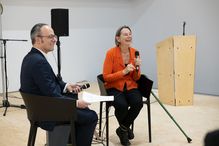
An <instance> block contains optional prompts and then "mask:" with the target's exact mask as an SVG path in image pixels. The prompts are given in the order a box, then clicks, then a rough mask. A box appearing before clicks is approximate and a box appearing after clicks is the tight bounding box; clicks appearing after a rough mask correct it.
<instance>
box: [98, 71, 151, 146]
mask: <svg viewBox="0 0 219 146" xmlns="http://www.w3.org/2000/svg"><path fill="white" fill-rule="evenodd" d="M97 82H98V86H99V89H100V94H101V95H103V96H107V92H106V89H105V87H104V79H103V75H102V74H100V75H98V76H97ZM137 83H138V89H139V90H140V92H141V94H142V96H143V97H145V99H146V100H143V103H144V104H146V105H147V111H148V133H149V142H151V141H152V138H151V107H150V93H151V89H152V85H153V81H151V80H150V79H148V78H147V77H146V76H145V75H143V74H142V75H141V77H140V79H139V80H138V81H137ZM103 103H104V102H100V118H99V136H101V131H102V112H103ZM110 106H111V102H105V108H106V109H105V110H106V145H107V146H108V145H109V107H110ZM133 127H134V123H133V124H132V128H131V129H132V130H133Z"/></svg>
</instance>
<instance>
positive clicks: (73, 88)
mask: <svg viewBox="0 0 219 146" xmlns="http://www.w3.org/2000/svg"><path fill="white" fill-rule="evenodd" d="M66 89H67V91H68V92H71V93H72V92H73V93H79V92H80V91H81V86H80V85H77V84H71V83H69V84H68V85H67V88H66Z"/></svg>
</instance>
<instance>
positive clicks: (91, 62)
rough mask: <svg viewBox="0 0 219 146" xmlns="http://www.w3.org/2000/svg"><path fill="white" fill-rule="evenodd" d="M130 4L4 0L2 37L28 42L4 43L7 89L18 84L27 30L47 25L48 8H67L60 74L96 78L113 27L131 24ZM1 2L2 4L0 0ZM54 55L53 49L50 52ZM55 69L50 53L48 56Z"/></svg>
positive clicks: (28, 44) (72, 78)
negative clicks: (66, 28) (66, 25)
mask: <svg viewBox="0 0 219 146" xmlns="http://www.w3.org/2000/svg"><path fill="white" fill-rule="evenodd" d="M130 3H131V2H128V3H125V2H124V1H122V0H121V1H116V3H115V2H113V1H112V2H110V1H109V2H108V1H91V2H89V1H88V2H87V3H85V2H84V1H77V0H76V1H74V2H72V3H71V2H68V1H64V2H58V1H54V2H53V3H52V4H51V1H49V0H48V1H46V2H43V3H39V2H38V1H30V2H29V1H25V2H23V3H22V1H19V2H18V1H13V2H12V1H5V5H4V7H5V10H4V13H3V15H2V19H3V23H2V25H3V37H4V38H13V39H27V40H28V42H8V43H7V60H8V61H7V67H8V78H9V91H16V90H18V89H19V86H20V79H19V74H20V66H21V62H22V58H23V57H24V55H26V53H27V52H28V51H29V50H30V48H31V41H30V39H29V31H30V29H31V28H32V26H33V25H34V24H36V23H39V22H44V23H48V24H50V21H51V15H50V10H51V9H52V8H68V9H69V25H70V26H69V29H70V32H69V37H61V38H60V41H61V64H62V69H61V71H62V72H61V74H62V77H63V78H64V80H65V81H72V82H77V81H80V80H88V81H90V82H92V81H96V75H97V74H99V73H101V72H102V63H103V60H104V57H105V52H106V50H107V49H108V48H110V47H112V46H113V45H114V33H115V30H116V29H117V28H118V27H119V26H121V25H124V24H127V25H130V26H131V23H130V22H131V21H130V20H131V17H130V15H131V11H129V7H130ZM3 4H4V3H3ZM103 16H104V17H103ZM54 56H55V57H56V51H54ZM49 60H50V62H51V64H52V66H53V69H54V70H55V71H57V66H56V63H55V58H54V57H53V55H52V53H51V54H50V58H49Z"/></svg>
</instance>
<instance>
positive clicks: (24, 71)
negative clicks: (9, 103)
mask: <svg viewBox="0 0 219 146" xmlns="http://www.w3.org/2000/svg"><path fill="white" fill-rule="evenodd" d="M20 82H21V87H20V91H22V92H24V93H30V94H36V95H41V96H52V97H59V98H69V97H66V96H64V95H63V89H64V87H65V85H66V83H65V82H63V81H62V80H59V79H58V78H57V77H56V75H55V74H54V72H53V70H52V67H51V66H50V64H49V63H48V61H47V60H46V58H45V56H44V55H43V54H42V53H41V52H40V51H39V50H37V49H35V48H32V49H31V51H30V52H29V53H28V54H27V55H26V56H25V57H24V59H23V62H22V66H21V74H20ZM39 106H40V105H39ZM55 124H56V123H54V122H43V123H40V125H39V126H40V127H41V128H43V129H45V130H52V129H53V128H54V126H55Z"/></svg>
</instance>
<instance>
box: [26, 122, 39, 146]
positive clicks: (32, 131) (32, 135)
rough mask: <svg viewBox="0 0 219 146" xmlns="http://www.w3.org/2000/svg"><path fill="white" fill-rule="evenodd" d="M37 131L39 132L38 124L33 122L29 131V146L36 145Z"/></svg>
mask: <svg viewBox="0 0 219 146" xmlns="http://www.w3.org/2000/svg"><path fill="white" fill-rule="evenodd" d="M36 133H37V126H36V125H34V124H31V126H30V131H29V138H28V144H27V145H28V146H34V144H35V139H36Z"/></svg>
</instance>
